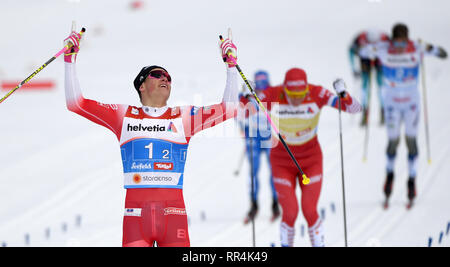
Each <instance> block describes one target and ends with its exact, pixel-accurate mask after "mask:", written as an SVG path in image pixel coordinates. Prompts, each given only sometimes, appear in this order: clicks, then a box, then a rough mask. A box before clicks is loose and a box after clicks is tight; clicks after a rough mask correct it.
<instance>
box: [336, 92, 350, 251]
mask: <svg viewBox="0 0 450 267" xmlns="http://www.w3.org/2000/svg"><path fill="white" fill-rule="evenodd" d="M338 104H339V138H340V142H341V177H342V203H343V208H344V239H345V247H347V246H348V244H347V212H346V208H345V184H344V180H345V178H344V149H343V141H342V122H341V110H342V107H341V96H339V95H338Z"/></svg>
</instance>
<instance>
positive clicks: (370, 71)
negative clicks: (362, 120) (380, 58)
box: [363, 60, 375, 162]
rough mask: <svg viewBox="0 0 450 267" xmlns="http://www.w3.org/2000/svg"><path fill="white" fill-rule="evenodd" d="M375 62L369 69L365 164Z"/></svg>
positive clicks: (364, 160) (371, 63) (372, 62)
mask: <svg viewBox="0 0 450 267" xmlns="http://www.w3.org/2000/svg"><path fill="white" fill-rule="evenodd" d="M374 65H375V61H373V60H371V61H370V68H369V83H368V86H367V103H366V105H367V109H366V125H365V127H364V128H365V131H364V148H363V149H364V151H363V162H366V161H367V153H368V150H369V133H370V131H369V121H370V120H369V117H370V100H371V99H370V98H371V97H370V96H371V94H372V75H373V69H374Z"/></svg>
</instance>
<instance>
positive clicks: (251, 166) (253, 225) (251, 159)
mask: <svg viewBox="0 0 450 267" xmlns="http://www.w3.org/2000/svg"><path fill="white" fill-rule="evenodd" d="M253 164H255V163H254V162H253V140H252V138H251V137H250V179H251V182H250V184H251V187H252V189H251V194H252V196H251V200H252V205H253V203H254V202H256V196H255V173H254V171H253ZM253 198H254V199H253ZM251 219H252V244H253V247H255V246H256V244H255V242H256V239H255V216H252V218H251Z"/></svg>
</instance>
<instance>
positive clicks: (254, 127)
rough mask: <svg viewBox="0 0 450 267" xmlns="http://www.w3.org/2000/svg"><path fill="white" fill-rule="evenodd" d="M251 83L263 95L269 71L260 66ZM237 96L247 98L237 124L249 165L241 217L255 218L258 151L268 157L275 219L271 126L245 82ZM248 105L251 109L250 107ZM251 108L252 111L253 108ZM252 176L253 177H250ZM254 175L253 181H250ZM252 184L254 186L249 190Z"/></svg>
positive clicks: (258, 165)
mask: <svg viewBox="0 0 450 267" xmlns="http://www.w3.org/2000/svg"><path fill="white" fill-rule="evenodd" d="M251 83H252V86H253V88H254V89H255V92H256V94H257V95H258V97H263V96H264V92H265V91H266V90H267V89H268V88H269V87H270V81H269V74H268V73H267V71H264V70H260V71H257V72H256V73H255V75H254V82H253V81H252V82H251ZM239 98H240V99H243V98H245V99H247V100H248V101H249V102H247V105H250V106H246V107H245V108H244V109H241V112H244V114H241V116H239V118H240V121H239V125H240V127H241V129H242V131H243V133H244V135H245V153H246V155H247V159H248V161H249V165H250V200H251V203H250V210H249V212H248V213H247V216H246V218H245V220H244V223H246V224H247V223H248V222H250V221H251V220H253V219H254V218H255V216H256V215H257V213H258V194H259V187H260V183H259V170H260V166H261V163H260V162H261V155H262V154H265V155H266V159H267V166H268V168H269V182H270V189H271V192H272V218H271V221H274V220H275V219H276V218H278V217H279V216H280V208H279V205H278V197H277V193H276V190H275V186H274V184H273V177H272V168H271V165H270V149H271V147H272V142H271V126H270V123H269V122H268V121H267V117H266V115H265V114H264V113H263V112H262V111H259V107H258V103H256V100H255V99H254V97H253V96H252V95H251V94H250V91H249V90H248V88H247V85H246V84H243V86H242V93H240V94H239ZM249 109H251V110H249ZM253 111H254V112H253ZM252 177H253V178H252ZM252 179H253V181H252ZM252 185H253V190H252V188H251V187H252Z"/></svg>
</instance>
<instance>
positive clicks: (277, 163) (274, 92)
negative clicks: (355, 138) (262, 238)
mask: <svg viewBox="0 0 450 267" xmlns="http://www.w3.org/2000/svg"><path fill="white" fill-rule="evenodd" d="M308 87H309V93H308V95H307V96H306V98H305V99H304V101H303V102H302V103H301V104H300V105H299V106H293V105H291V104H290V103H289V100H288V98H287V96H286V93H285V91H284V89H283V87H282V86H277V87H271V88H268V89H267V90H265V91H264V96H263V97H262V98H261V101H263V102H267V103H268V104H267V107H268V109H270V113H271V117H272V120H273V121H274V123H275V124H277V126H278V129H279V131H280V134H281V135H282V137H283V138H284V140H285V141H286V143H287V144H288V146H289V149H290V150H291V152H292V153H293V155H294V157H295V158H296V159H297V161H298V163H299V164H300V166H301V168H302V170H303V171H304V173H305V174H306V175H307V176H308V177H309V178H310V183H309V184H308V185H304V184H303V183H302V181H301V175H300V173H299V170H298V169H297V167H296V166H295V164H294V162H293V161H292V159H291V158H290V156H289V154H288V153H287V151H286V149H285V148H284V146H283V144H282V143H281V142H279V141H278V140H277V139H276V140H274V141H275V142H276V143H277V144H276V145H275V147H273V148H272V150H271V154H270V161H271V165H272V173H273V179H274V184H275V188H276V190H277V193H278V199H279V203H280V204H281V207H282V210H283V212H282V223H281V243H282V245H285V246H292V245H293V238H294V223H295V221H296V219H297V215H298V212H299V205H298V201H297V197H296V195H295V191H296V185H297V183H298V184H299V185H300V188H301V208H302V212H303V215H304V216H305V219H306V221H307V223H308V226H309V230H310V234H311V235H312V236H311V241H312V243H313V245H323V234H321V232H322V231H321V220H320V217H319V214H318V212H317V203H318V200H319V196H320V190H321V186H322V173H323V166H322V159H323V157H322V150H321V147H320V144H319V142H318V139H317V130H318V124H319V117H320V112H321V109H322V107H324V106H331V107H334V108H338V97H337V96H336V95H334V94H333V93H331V92H330V91H329V90H327V89H325V88H323V87H322V86H316V85H312V84H308ZM276 103H278V105H277V104H276ZM341 103H342V110H343V111H347V112H350V113H356V112H359V111H361V106H360V104H359V103H358V101H357V100H356V99H354V98H353V97H351V96H350V95H349V94H348V93H347V95H346V97H344V98H342V99H341ZM274 138H276V137H274ZM317 233H318V234H317Z"/></svg>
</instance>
